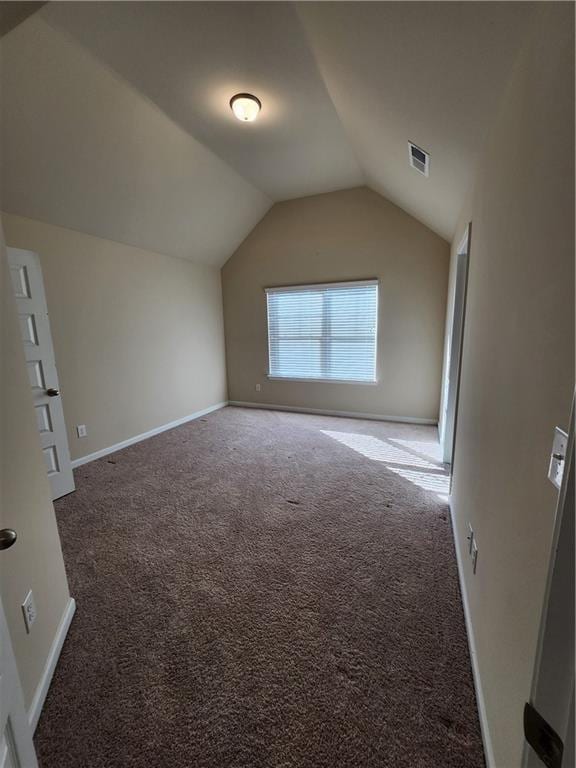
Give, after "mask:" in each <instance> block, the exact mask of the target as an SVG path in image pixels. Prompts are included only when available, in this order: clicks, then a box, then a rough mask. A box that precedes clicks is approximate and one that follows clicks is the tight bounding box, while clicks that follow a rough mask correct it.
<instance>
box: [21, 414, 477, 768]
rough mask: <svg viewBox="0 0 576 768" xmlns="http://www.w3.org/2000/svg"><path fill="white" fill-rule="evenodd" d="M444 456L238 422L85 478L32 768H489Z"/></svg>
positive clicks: (316, 426) (68, 533)
mask: <svg viewBox="0 0 576 768" xmlns="http://www.w3.org/2000/svg"><path fill="white" fill-rule="evenodd" d="M435 434H436V430H435V429H432V428H430V427H410V426H405V425H400V424H385V423H378V422H368V421H357V420H352V419H338V418H328V417H319V416H306V415H300V414H289V413H280V412H272V411H257V410H249V409H239V408H226V409H224V410H222V411H218V412H216V413H213V414H211V415H210V416H208V417H205V418H203V419H199V420H197V421H194V422H191V423H189V424H187V425H185V426H182V427H179V428H178V429H174V430H172V431H170V432H165V433H164V434H162V435H159V436H157V437H155V438H152V439H150V440H147V441H145V442H142V443H139V444H137V445H134V446H132V447H130V448H127V449H125V450H123V451H121V452H118V453H116V454H114V455H112V456H109V457H106V458H104V459H100V460H99V461H96V462H93V463H91V464H87V465H85V466H83V467H80V468H79V469H78V470H76V483H77V491H76V492H75V493H73V494H71V495H70V496H68V497H66V498H64V499H62V500H61V501H59V502H58V503H57V514H58V523H59V527H60V533H61V536H62V544H63V549H64V557H65V560H66V564H67V568H68V574H69V579H70V589H71V593H72V595H73V596H74V597H75V598H76V600H77V603H78V609H77V613H76V617H75V619H74V621H73V623H72V626H71V629H70V633H69V636H68V639H67V641H66V643H65V645H64V649H63V652H62V656H61V659H60V662H59V665H58V668H57V670H56V674H55V676H54V681H53V683H52V687H51V689H50V692H49V694H48V698H47V701H46V705H45V708H44V711H43V714H42V717H41V720H40V724H39V727H38V730H37V732H36V745H37V748H38V752H39V757H40V760H41V765H42V768H144V767H146V768H340V767H341V768H362V767H363V766H370V767H374V768H376V767H380V766H390V768H420V767H422V768H424V767H426V768H452V767H454V768H456V766H458V768H481V766H483V765H484V761H483V754H482V746H481V739H480V733H479V727H478V717H477V712H476V704H475V699H474V692H473V684H472V679H471V671H470V661H469V656H468V648H467V643H466V632H465V626H464V620H463V612H462V605H461V600H460V594H459V588H458V580H457V570H456V563H455V555H454V547H453V542H452V534H451V529H450V521H449V512H448V508H447V506H446V504H445V503H444V502H442V501H441V500H440V499H439V498H438V495H437V491H439V490H440V491H441V490H442V488H441V486H442V484H443V483H445V481H446V479H445V476H444V474H443V471H442V469H441V466H439V465H438V463H437V462H435V461H432V460H431V459H430V458H429V456H428V455H427V454H429V453H430V451H431V450H432V449H434V440H435ZM418 484H419V485H418ZM420 486H429V487H433V488H434V490H432V491H431V490H426V489H425V488H423V487H420Z"/></svg>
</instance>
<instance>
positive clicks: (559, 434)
mask: <svg viewBox="0 0 576 768" xmlns="http://www.w3.org/2000/svg"><path fill="white" fill-rule="evenodd" d="M567 445H568V435H567V434H566V432H564V430H563V429H560V427H556V428H555V430H554V441H553V443H552V455H551V456H550V466H549V467H548V479H549V480H550V482H551V483H552V485H555V486H556V488H558V489H560V486H561V485H562V476H563V475H564V465H565V463H566V447H567Z"/></svg>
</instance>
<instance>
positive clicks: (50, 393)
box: [46, 387, 60, 397]
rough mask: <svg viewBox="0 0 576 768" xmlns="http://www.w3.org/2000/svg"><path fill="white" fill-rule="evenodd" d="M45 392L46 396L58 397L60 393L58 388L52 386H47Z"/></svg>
mask: <svg viewBox="0 0 576 768" xmlns="http://www.w3.org/2000/svg"><path fill="white" fill-rule="evenodd" d="M46 394H47V395H48V397H58V395H59V394H60V390H59V389H54V387H48V389H47V390H46Z"/></svg>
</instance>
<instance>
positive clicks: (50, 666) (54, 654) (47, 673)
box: [28, 597, 76, 733]
mask: <svg viewBox="0 0 576 768" xmlns="http://www.w3.org/2000/svg"><path fill="white" fill-rule="evenodd" d="M75 611H76V601H75V600H74V598H73V597H71V598H69V600H68V603H67V605H66V608H65V610H64V613H63V614H62V618H61V619H60V623H59V624H58V629H57V630H56V635H55V636H54V641H53V643H52V647H51V648H50V653H49V654H48V658H47V659H46V665H45V667H44V671H43V672H42V677H41V678H40V682H39V683H38V687H37V688H36V693H35V694H34V698H33V699H32V703H31V704H30V709H29V710H28V722H29V723H30V728H31V729H32V733H34V731H35V730H36V726H37V725H38V720H39V719H40V713H41V712H42V707H43V706H44V701H45V700H46V694H47V693H48V688H50V683H51V682H52V676H53V675H54V670H55V669H56V664H57V663H58V659H59V657H60V651H61V650H62V646H63V645H64V640H66V635H67V634H68V629H69V627H70V623H71V621H72V617H73V616H74V613H75Z"/></svg>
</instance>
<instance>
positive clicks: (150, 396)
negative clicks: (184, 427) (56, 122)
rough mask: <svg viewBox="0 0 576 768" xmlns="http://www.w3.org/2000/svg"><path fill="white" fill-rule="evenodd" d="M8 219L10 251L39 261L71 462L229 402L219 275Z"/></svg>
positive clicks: (214, 270) (65, 231)
mask: <svg viewBox="0 0 576 768" xmlns="http://www.w3.org/2000/svg"><path fill="white" fill-rule="evenodd" d="M3 220H4V227H5V231H6V242H7V244H8V245H11V246H15V247H18V248H27V249H29V250H32V251H35V252H36V253H38V254H39V255H40V260H41V263H42V271H43V276H44V285H45V289H46V297H47V301H48V311H49V313H50V325H51V330H52V337H53V341H54V350H55V354H56V365H57V367H58V373H59V378H60V386H61V390H62V399H63V405H64V415H65V418H66V424H67V428H68V439H69V443H70V452H71V455H72V458H78V457H80V456H85V455H86V454H89V453H92V452H94V451H98V450H100V449H102V448H107V447H109V446H111V445H114V444H115V443H118V442H120V441H122V440H126V439H128V438H130V437H133V436H135V435H138V434H140V433H142V432H146V431H148V430H150V429H154V428H155V427H159V426H162V425H163V424H166V423H168V422H171V421H174V420H176V419H179V418H182V417H185V416H187V415H189V414H192V413H194V412H195V411H198V410H201V409H203V408H207V407H209V406H211V405H215V404H216V403H219V402H222V401H223V400H225V399H226V374H225V359H224V340H223V327H222V297H221V287H220V271H219V270H218V269H217V268H215V267H209V266H205V265H197V264H193V263H191V262H189V261H187V260H184V259H178V258H174V257H170V256H163V255H161V254H158V253H151V252H149V251H143V250H140V249H138V248H133V247H130V246H126V245H121V244H119V243H115V242H111V241H109V240H103V239H100V238H96V237H92V236H90V235H85V234H82V233H79V232H75V231H72V230H69V229H63V228H61V227H55V226H52V225H49V224H44V223H41V222H39V221H34V220H32V219H26V218H22V217H20V216H12V215H9V214H3ZM77 424H86V426H87V429H88V437H86V438H81V439H79V438H78V437H77V435H76V428H75V427H76V425H77Z"/></svg>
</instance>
